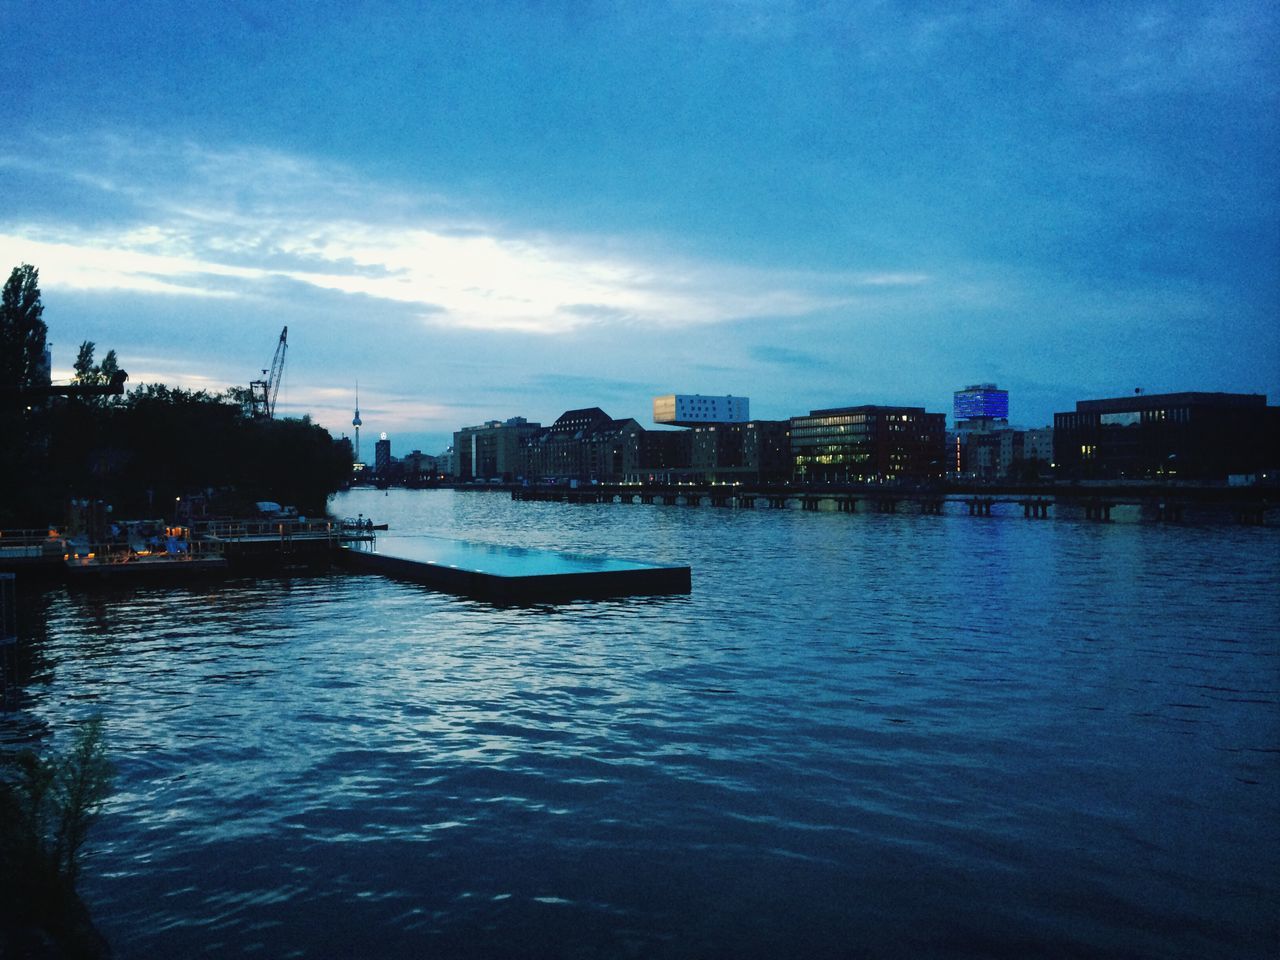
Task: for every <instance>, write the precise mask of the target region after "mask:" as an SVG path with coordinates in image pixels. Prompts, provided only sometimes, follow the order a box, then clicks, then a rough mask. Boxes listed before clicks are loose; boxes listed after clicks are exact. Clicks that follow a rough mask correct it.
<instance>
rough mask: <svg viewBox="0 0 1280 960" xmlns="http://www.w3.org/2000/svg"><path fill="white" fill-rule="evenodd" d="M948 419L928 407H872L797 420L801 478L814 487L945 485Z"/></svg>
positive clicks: (796, 459) (794, 442)
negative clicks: (939, 482)
mask: <svg viewBox="0 0 1280 960" xmlns="http://www.w3.org/2000/svg"><path fill="white" fill-rule="evenodd" d="M946 429H947V418H946V414H942V413H926V412H925V409H924V408H923V407H888V406H876V405H866V406H857V407H838V408H834V409H830V410H813V411H810V413H809V415H808V416H805V417H792V418H791V455H792V460H793V463H794V471H795V478H796V479H797V480H800V481H803V482H809V483H895V482H899V481H916V482H920V481H929V480H940V479H942V476H943V474H944V473H945V471H946Z"/></svg>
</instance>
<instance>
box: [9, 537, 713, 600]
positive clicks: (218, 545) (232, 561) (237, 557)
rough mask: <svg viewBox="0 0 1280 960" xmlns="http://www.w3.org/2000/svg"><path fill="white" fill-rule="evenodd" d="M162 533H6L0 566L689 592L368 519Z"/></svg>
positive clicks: (65, 577)
mask: <svg viewBox="0 0 1280 960" xmlns="http://www.w3.org/2000/svg"><path fill="white" fill-rule="evenodd" d="M383 527H384V528H385V525H383ZM164 530H165V533H166V534H167V536H166V537H165V538H164V539H165V541H166V542H164V543H163V544H156V545H155V548H154V549H152V548H151V545H150V544H148V545H146V546H145V548H144V549H134V548H133V547H131V546H130V545H129V544H128V543H118V542H112V543H97V544H88V543H85V542H77V541H73V540H69V539H67V538H64V537H61V536H59V535H58V533H57V531H47V530H41V531H33V530H27V531H3V532H0V569H4V570H9V571H18V572H20V574H21V575H22V576H23V577H24V578H25V577H28V576H30V577H34V578H38V579H45V580H61V581H62V582H65V583H67V584H69V585H78V586H92V585H102V586H105V585H111V584H121V585H125V584H133V583H144V582H173V581H182V580H191V579H198V578H206V577H225V576H231V575H248V576H251V575H262V574H266V575H272V574H279V573H289V572H292V571H295V570H306V569H315V568H322V567H327V566H330V565H332V564H337V565H339V566H341V567H343V568H345V569H350V570H355V571H363V572H371V573H378V574H382V575H383V576H387V577H392V578H394V579H399V580H408V581H411V582H414V583H420V584H423V585H424V586H428V587H431V588H432V589H435V590H441V591H444V592H447V593H454V594H459V595H462V596H467V597H472V598H475V599H480V600H485V601H488V602H491V603H499V604H509V603H511V604H515V603H553V602H560V601H564V600H576V599H586V598H599V597H619V596H636V595H657V594H680V593H689V592H690V590H691V589H692V586H691V583H692V579H691V572H690V569H689V567H687V566H679V565H672V564H657V563H646V562H642V561H635V560H619V559H615V558H610V557H597V556H586V555H581V554H573V553H558V552H554V551H550V550H532V549H525V548H521V547H506V546H497V545H493V544H484V543H472V542H469V541H465V540H450V539H444V538H439V537H395V536H392V537H384V538H382V542H381V543H380V542H379V539H378V537H377V534H376V533H375V532H374V527H373V525H372V523H371V522H369V521H364V520H361V521H353V520H346V521H342V520H337V521H335V520H324V521H297V520H285V521H279V520H274V521H256V520H248V521H242V520H237V521H210V522H207V523H198V524H194V525H192V526H190V527H167V528H164ZM136 546H143V545H141V544H138V545H136ZM13 575H14V574H13V573H12V572H11V573H8V574H5V576H8V577H9V578H10V579H12V577H13Z"/></svg>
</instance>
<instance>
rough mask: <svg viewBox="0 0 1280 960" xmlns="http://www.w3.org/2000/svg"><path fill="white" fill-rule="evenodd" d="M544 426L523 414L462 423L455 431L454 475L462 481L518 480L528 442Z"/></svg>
mask: <svg viewBox="0 0 1280 960" xmlns="http://www.w3.org/2000/svg"><path fill="white" fill-rule="evenodd" d="M541 429H542V425H541V424H538V423H530V422H529V421H528V420H526V419H525V418H524V417H511V418H509V419H507V420H489V421H486V422H485V423H482V424H479V425H477V426H474V427H463V428H462V429H461V430H458V431H457V432H455V433H454V435H453V449H454V451H455V455H456V458H457V467H456V472H455V474H454V476H456V477H457V479H458V480H460V481H467V480H503V481H505V482H510V481H512V480H515V479H516V478H517V477H520V476H522V475H523V465H524V444H525V442H526V441H527V440H528V439H529V438H530V437H532V436H533V435H534V434H536V433H537V432H538V431H539V430H541Z"/></svg>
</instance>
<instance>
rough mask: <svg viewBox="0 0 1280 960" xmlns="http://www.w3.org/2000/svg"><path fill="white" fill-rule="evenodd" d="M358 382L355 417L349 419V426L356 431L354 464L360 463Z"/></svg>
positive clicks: (358, 384)
mask: <svg viewBox="0 0 1280 960" xmlns="http://www.w3.org/2000/svg"><path fill="white" fill-rule="evenodd" d="M362 422H363V421H362V420H361V419H360V380H359V378H357V379H356V415H355V416H354V417H352V419H351V426H353V427H355V429H356V463H359V462H360V424H361V423H362Z"/></svg>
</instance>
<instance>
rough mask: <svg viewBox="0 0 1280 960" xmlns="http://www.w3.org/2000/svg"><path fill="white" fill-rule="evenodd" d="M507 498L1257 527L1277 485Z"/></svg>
mask: <svg viewBox="0 0 1280 960" xmlns="http://www.w3.org/2000/svg"><path fill="white" fill-rule="evenodd" d="M509 489H510V490H511V498H512V499H513V500H523V501H550V502H557V503H619V504H646V505H649V504H655V505H675V506H684V507H702V506H709V507H721V508H730V509H739V510H744V509H745V510H755V509H774V510H786V509H793V510H794V509H798V510H803V511H811V512H817V511H822V510H826V511H836V512H839V513H859V512H864V513H916V514H927V515H941V514H943V513H944V512H955V511H956V510H959V511H960V512H967V513H968V515H969V516H975V517H989V516H991V515H992V508H993V507H995V506H996V505H998V504H1007V505H1012V506H1013V507H1015V508H1016V509H1020V510H1021V512H1022V515H1023V516H1024V517H1026V518H1027V519H1030V520H1045V519H1049V518H1050V517H1052V516H1055V515H1063V514H1067V515H1071V516H1079V517H1082V518H1083V519H1086V520H1096V521H1103V522H1106V521H1109V520H1111V519H1112V511H1113V510H1115V509H1116V508H1117V507H1122V506H1136V507H1138V508H1139V510H1140V511H1141V516H1142V517H1143V518H1144V519H1152V520H1156V521H1160V522H1175V523H1176V522H1180V521H1184V520H1187V519H1194V518H1195V517H1196V516H1197V515H1199V516H1204V515H1209V514H1212V515H1213V516H1214V517H1215V518H1221V517H1223V516H1224V515H1225V516H1228V517H1231V518H1234V519H1235V521H1236V522H1238V523H1244V524H1250V525H1256V526H1262V525H1265V524H1266V523H1267V515H1268V512H1270V511H1274V510H1277V509H1280V489H1271V488H1264V489H1261V490H1260V489H1258V488H1253V487H1190V486H1188V487H1182V486H1172V485H1142V486H1137V485H1123V484H1114V485H1106V486H1094V485H1050V484H1035V485H1027V486H1004V487H1001V486H988V485H977V484H973V485H966V484H956V485H948V486H946V487H896V486H884V485H841V484H830V485H827V484H815V485H800V484H724V485H711V486H702V485H694V484H655V483H600V484H590V485H579V486H577V487H573V486H565V485H560V484H539V485H531V486H515V487H510V488H509Z"/></svg>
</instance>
